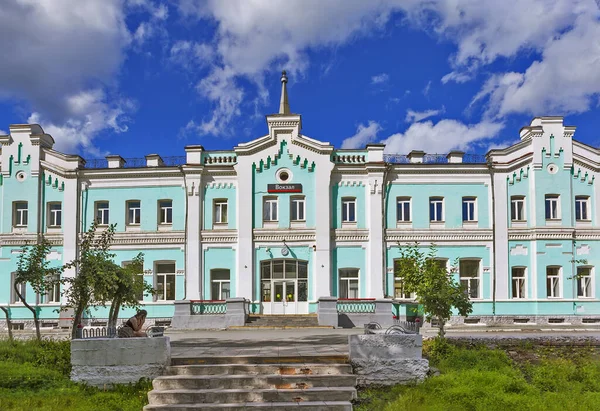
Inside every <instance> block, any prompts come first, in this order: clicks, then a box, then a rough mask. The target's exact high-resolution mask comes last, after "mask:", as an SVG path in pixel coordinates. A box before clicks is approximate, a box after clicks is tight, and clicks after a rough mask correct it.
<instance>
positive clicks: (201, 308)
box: [191, 300, 227, 315]
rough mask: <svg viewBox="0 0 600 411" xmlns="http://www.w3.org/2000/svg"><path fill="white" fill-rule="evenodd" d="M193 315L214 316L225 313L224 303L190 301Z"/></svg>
mask: <svg viewBox="0 0 600 411" xmlns="http://www.w3.org/2000/svg"><path fill="white" fill-rule="evenodd" d="M191 305H192V314H193V315H214V314H225V313H227V303H226V302H225V301H217V300H211V301H200V300H197V301H191Z"/></svg>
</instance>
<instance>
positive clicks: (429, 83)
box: [422, 80, 431, 97]
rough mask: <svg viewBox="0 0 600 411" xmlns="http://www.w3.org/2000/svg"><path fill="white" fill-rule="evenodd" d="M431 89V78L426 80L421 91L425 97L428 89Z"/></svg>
mask: <svg viewBox="0 0 600 411" xmlns="http://www.w3.org/2000/svg"><path fill="white" fill-rule="evenodd" d="M430 90H431V80H429V81H428V82H427V85H426V86H425V88H424V89H423V91H422V93H423V95H424V96H425V97H427V96H428V95H429V91H430Z"/></svg>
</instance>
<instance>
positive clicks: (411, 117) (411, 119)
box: [404, 107, 446, 123]
mask: <svg viewBox="0 0 600 411" xmlns="http://www.w3.org/2000/svg"><path fill="white" fill-rule="evenodd" d="M445 112H446V108H445V107H442V108H440V109H439V110H425V111H414V110H410V109H408V110H406V118H405V119H404V121H406V122H407V123H416V122H419V121H421V120H425V119H426V118H429V117H433V116H437V115H440V114H443V113H445Z"/></svg>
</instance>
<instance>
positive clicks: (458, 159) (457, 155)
mask: <svg viewBox="0 0 600 411" xmlns="http://www.w3.org/2000/svg"><path fill="white" fill-rule="evenodd" d="M464 155H465V152H464V151H451V152H449V153H448V155H447V156H446V159H447V161H448V163H452V164H454V163H462V162H463V156H464Z"/></svg>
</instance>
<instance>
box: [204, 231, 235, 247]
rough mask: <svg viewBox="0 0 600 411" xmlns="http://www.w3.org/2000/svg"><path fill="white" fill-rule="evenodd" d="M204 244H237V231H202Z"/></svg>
mask: <svg viewBox="0 0 600 411" xmlns="http://www.w3.org/2000/svg"><path fill="white" fill-rule="evenodd" d="M201 236H202V243H211V244H214V243H237V240H238V235H237V230H202V232H201Z"/></svg>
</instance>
